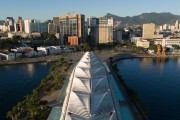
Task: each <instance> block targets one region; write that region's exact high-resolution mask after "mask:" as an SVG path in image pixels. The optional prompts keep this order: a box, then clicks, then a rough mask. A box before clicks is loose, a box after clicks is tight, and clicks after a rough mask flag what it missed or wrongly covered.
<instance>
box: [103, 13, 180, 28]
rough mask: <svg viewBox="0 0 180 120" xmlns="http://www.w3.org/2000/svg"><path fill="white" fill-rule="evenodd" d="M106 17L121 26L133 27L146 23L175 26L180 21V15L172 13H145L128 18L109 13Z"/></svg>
mask: <svg viewBox="0 0 180 120" xmlns="http://www.w3.org/2000/svg"><path fill="white" fill-rule="evenodd" d="M105 16H106V17H108V18H110V17H113V19H114V21H115V22H116V21H119V22H118V23H120V24H121V25H133V24H140V25H142V24H144V23H155V24H156V25H163V24H175V21H176V20H179V21H180V16H179V15H174V14H172V13H155V12H152V13H143V14H141V15H137V16H132V17H130V16H127V17H120V16H117V15H113V14H111V13H107V15H105Z"/></svg>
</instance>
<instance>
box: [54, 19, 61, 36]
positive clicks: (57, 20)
mask: <svg viewBox="0 0 180 120" xmlns="http://www.w3.org/2000/svg"><path fill="white" fill-rule="evenodd" d="M53 23H54V25H55V33H60V22H59V17H53Z"/></svg>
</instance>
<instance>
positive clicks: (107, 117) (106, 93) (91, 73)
mask: <svg viewBox="0 0 180 120" xmlns="http://www.w3.org/2000/svg"><path fill="white" fill-rule="evenodd" d="M61 120H117V113H116V111H115V105H114V102H113V98H112V94H111V90H110V86H109V82H108V77H107V74H106V69H105V67H104V66H103V64H102V63H101V61H100V60H99V59H98V58H97V56H96V55H95V54H94V53H93V52H86V53H85V54H84V55H83V57H82V58H81V60H80V61H79V63H78V64H77V66H76V67H75V68H74V70H73V72H72V74H71V77H70V81H69V85H68V87H67V90H66V98H65V101H64V104H63V109H62V114H61Z"/></svg>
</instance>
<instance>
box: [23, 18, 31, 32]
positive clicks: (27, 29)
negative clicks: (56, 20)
mask: <svg viewBox="0 0 180 120" xmlns="http://www.w3.org/2000/svg"><path fill="white" fill-rule="evenodd" d="M30 24H31V20H24V32H25V33H31V29H30V28H31V27H30Z"/></svg>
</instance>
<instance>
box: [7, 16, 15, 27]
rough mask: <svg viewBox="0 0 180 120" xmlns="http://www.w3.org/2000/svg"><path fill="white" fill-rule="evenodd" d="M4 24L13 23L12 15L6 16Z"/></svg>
mask: <svg viewBox="0 0 180 120" xmlns="http://www.w3.org/2000/svg"><path fill="white" fill-rule="evenodd" d="M6 24H7V25H12V26H13V25H14V19H13V17H7V18H6Z"/></svg>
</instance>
